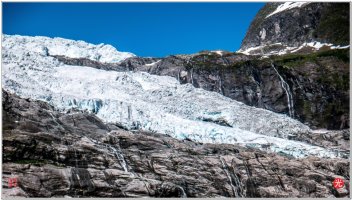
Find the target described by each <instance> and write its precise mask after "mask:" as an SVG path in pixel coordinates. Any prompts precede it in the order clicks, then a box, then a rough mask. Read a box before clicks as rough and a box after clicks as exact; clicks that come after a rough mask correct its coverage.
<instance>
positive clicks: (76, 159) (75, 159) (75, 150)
mask: <svg viewBox="0 0 352 200" xmlns="http://www.w3.org/2000/svg"><path fill="white" fill-rule="evenodd" d="M73 151H74V152H75V164H76V168H78V163H77V153H76V149H75V148H73Z"/></svg>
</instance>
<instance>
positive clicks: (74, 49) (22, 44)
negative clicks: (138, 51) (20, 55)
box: [2, 35, 135, 63]
mask: <svg viewBox="0 0 352 200" xmlns="http://www.w3.org/2000/svg"><path fill="white" fill-rule="evenodd" d="M2 46H3V48H7V49H17V50H18V51H29V50H30V51H32V52H37V53H40V54H42V55H60V56H66V57H69V58H87V59H91V60H94V61H99V62H107V63H115V62H120V61H122V60H124V59H126V58H129V57H134V56H135V55H134V54H133V53H128V52H120V51H117V50H116V48H115V47H113V46H111V45H107V44H98V45H94V44H90V43H87V42H84V41H75V40H69V39H64V38H58V37H55V38H49V37H43V36H35V37H31V36H20V35H3V37H2Z"/></svg>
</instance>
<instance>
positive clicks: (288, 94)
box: [260, 48, 294, 117]
mask: <svg viewBox="0 0 352 200" xmlns="http://www.w3.org/2000/svg"><path fill="white" fill-rule="evenodd" d="M260 51H261V53H262V56H264V52H263V48H262V49H260ZM270 61H271V67H272V68H273V69H274V70H275V72H276V74H277V75H278V76H279V78H280V82H281V87H282V88H283V89H284V90H285V92H286V97H287V106H288V114H289V116H290V117H294V108H293V97H292V93H291V89H290V86H289V85H288V83H287V82H286V81H285V80H284V79H283V78H282V76H281V75H280V73H279V72H278V71H277V69H276V68H275V65H274V62H273V60H272V59H271V58H270Z"/></svg>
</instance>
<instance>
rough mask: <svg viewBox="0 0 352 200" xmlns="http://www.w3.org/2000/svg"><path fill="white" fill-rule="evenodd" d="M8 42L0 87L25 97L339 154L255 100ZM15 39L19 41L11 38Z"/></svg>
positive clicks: (153, 125) (217, 138) (237, 139)
mask: <svg viewBox="0 0 352 200" xmlns="http://www.w3.org/2000/svg"><path fill="white" fill-rule="evenodd" d="M6 41H8V40H5V42H4V43H5V44H4V45H3V52H4V54H3V73H2V84H3V88H4V89H5V90H7V91H9V92H13V93H16V94H18V95H19V96H21V97H24V98H32V99H37V100H43V101H46V102H49V103H50V104H52V105H53V106H55V108H57V109H58V110H61V111H63V112H65V111H66V110H67V109H70V108H77V109H80V110H87V111H89V112H92V113H95V114H96V115H97V116H98V117H99V118H101V119H102V120H103V121H105V122H111V123H117V124H119V125H120V126H122V127H125V128H126V129H129V130H133V129H141V130H146V131H153V132H158V133H162V134H168V135H170V136H172V137H174V138H178V139H186V138H188V139H191V140H194V141H198V142H203V143H233V144H234V143H237V144H241V145H245V146H251V147H255V148H261V149H264V148H263V146H266V147H265V149H266V150H268V149H267V147H268V146H269V151H275V152H281V153H285V154H289V155H292V156H294V157H297V158H300V157H305V156H309V155H315V156H321V157H336V156H338V155H336V154H335V152H333V151H330V150H326V149H324V148H321V147H318V146H313V145H310V144H305V143H302V142H298V141H292V140H288V139H287V138H288V136H292V135H296V134H299V133H306V134H309V133H311V130H310V129H309V127H307V126H306V125H304V124H302V123H300V122H298V121H296V120H294V119H292V118H290V117H288V116H286V115H282V114H277V113H273V112H271V111H268V110H265V109H260V108H255V107H250V106H247V105H245V104H243V103H240V102H237V101H235V100H232V99H230V98H227V97H225V96H222V95H220V94H218V93H216V92H209V91H206V90H203V89H200V88H195V87H193V86H192V85H191V84H185V85H181V84H180V83H179V82H178V81H177V80H176V79H175V78H172V77H169V76H157V75H150V74H148V73H146V72H131V71H124V72H117V71H105V70H100V69H95V68H90V67H82V66H69V65H65V64H62V63H60V62H59V61H58V60H56V59H55V58H53V57H50V56H47V55H46V54H45V53H43V52H38V51H35V50H32V49H31V48H29V47H27V46H26V45H24V46H23V45H22V44H20V46H21V48H16V47H14V46H11V45H9V44H6ZM12 45H16V42H13V44H12Z"/></svg>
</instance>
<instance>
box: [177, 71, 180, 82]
mask: <svg viewBox="0 0 352 200" xmlns="http://www.w3.org/2000/svg"><path fill="white" fill-rule="evenodd" d="M177 80H178V82H180V71H178V73H177Z"/></svg>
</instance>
